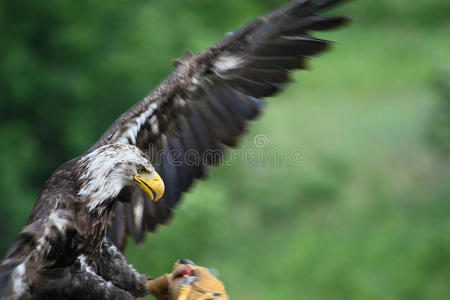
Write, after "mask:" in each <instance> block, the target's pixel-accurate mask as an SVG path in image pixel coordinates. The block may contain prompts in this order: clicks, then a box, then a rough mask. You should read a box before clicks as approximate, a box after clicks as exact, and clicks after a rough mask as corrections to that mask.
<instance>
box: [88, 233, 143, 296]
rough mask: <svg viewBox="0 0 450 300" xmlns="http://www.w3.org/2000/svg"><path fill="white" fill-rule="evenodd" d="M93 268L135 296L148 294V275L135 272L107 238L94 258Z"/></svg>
mask: <svg viewBox="0 0 450 300" xmlns="http://www.w3.org/2000/svg"><path fill="white" fill-rule="evenodd" d="M95 269H96V272H97V274H98V275H99V276H101V277H103V278H104V279H105V280H107V281H110V282H111V283H112V284H113V285H115V286H116V287H119V288H121V289H123V290H125V291H127V292H129V293H130V294H132V295H133V296H135V297H143V296H145V295H147V294H148V290H147V287H146V283H147V280H148V277H147V276H145V275H142V274H140V273H139V272H137V271H136V270H135V269H134V268H133V267H132V266H131V265H130V264H129V263H128V262H127V261H126V259H125V257H124V256H123V254H122V253H121V252H120V251H119V249H118V248H117V247H116V246H115V245H114V244H113V243H112V242H111V241H110V240H109V239H108V238H105V240H104V241H103V244H102V247H101V249H100V255H99V256H98V257H97V258H96V260H95Z"/></svg>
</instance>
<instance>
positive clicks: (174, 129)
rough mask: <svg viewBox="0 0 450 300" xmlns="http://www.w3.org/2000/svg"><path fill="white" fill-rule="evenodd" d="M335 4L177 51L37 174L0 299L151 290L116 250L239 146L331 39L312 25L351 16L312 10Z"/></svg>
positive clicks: (156, 221) (157, 221) (285, 13)
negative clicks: (71, 152)
mask: <svg viewBox="0 0 450 300" xmlns="http://www.w3.org/2000/svg"><path fill="white" fill-rule="evenodd" d="M339 2H340V1H339V0H296V1H292V2H291V3H289V4H287V5H286V6H284V7H281V8H280V9H278V10H276V11H274V12H272V13H269V14H267V15H265V16H263V17H259V18H257V19H255V20H254V21H252V22H250V23H249V24H247V25H245V26H243V27H242V28H240V29H238V30H236V31H235V32H233V33H230V34H227V35H226V36H225V37H224V38H223V39H222V40H221V41H219V42H218V43H216V44H215V45H213V46H211V47H210V48H208V49H206V50H204V51H202V52H200V53H198V54H189V55H187V56H186V57H185V58H183V59H181V60H177V61H175V70H174V72H173V73H172V74H171V75H169V76H168V77H167V78H166V79H165V80H163V81H162V82H161V84H160V85H159V86H158V87H156V88H155V89H154V90H153V91H152V92H150V93H149V94H148V95H147V96H145V97H144V98H143V99H142V100H141V101H139V102H138V103H136V104H135V105H134V106H133V107H131V108H130V109H129V110H128V111H126V112H125V113H123V114H122V115H121V116H120V117H119V118H118V119H117V120H116V121H115V122H114V123H113V124H112V125H111V127H110V128H109V129H108V130H107V131H106V132H105V133H104V134H103V135H102V136H101V137H100V139H99V140H98V141H97V142H96V143H95V144H94V145H93V146H92V147H90V148H89V149H88V151H87V152H86V153H84V154H83V155H81V156H79V157H77V158H74V159H72V160H70V161H68V162H67V163H65V164H63V165H61V166H60V167H59V168H58V169H57V170H56V171H55V172H54V174H53V175H52V176H51V177H50V178H49V179H48V181H47V182H46V183H45V184H44V186H43V188H42V191H41V193H40V194H39V196H38V199H37V201H36V204H35V206H34V208H33V210H32V213H31V216H30V218H29V220H28V224H27V225H26V227H25V228H24V229H23V230H22V232H21V233H20V234H19V235H18V237H17V239H16V240H15V242H14V244H13V245H12V247H11V248H10V250H9V251H8V253H7V255H6V257H5V258H4V259H3V260H2V261H1V263H0V298H1V299H28V298H33V299H78V298H80V297H82V298H83V299H111V298H113V299H121V298H134V297H139V296H144V295H146V294H147V292H148V291H147V290H146V287H145V283H146V280H147V277H146V276H144V275H141V274H139V273H138V272H136V271H135V270H134V269H133V267H132V266H130V265H129V264H128V263H127V262H126V260H125V258H124V256H123V255H122V250H123V248H124V245H125V240H126V238H127V236H130V237H131V238H132V239H133V240H134V241H135V242H137V243H140V242H142V241H143V240H144V236H145V233H146V232H147V231H150V232H153V231H154V230H155V229H156V228H157V227H158V225H161V224H165V223H166V222H167V220H168V219H169V217H170V215H171V212H172V210H173V208H174V207H175V206H176V205H177V203H178V202H179V200H180V199H181V196H182V195H183V193H184V192H186V191H187V190H188V189H189V188H190V187H191V186H192V184H193V183H194V180H195V179H201V178H202V177H204V175H205V173H206V172H207V170H208V168H209V167H210V166H212V165H215V164H217V163H218V162H219V161H220V159H221V158H222V156H223V153H224V148H225V146H230V147H232V146H235V145H236V142H237V139H238V137H239V136H240V135H241V134H242V133H243V132H244V130H245V129H246V126H247V123H248V121H250V120H252V119H254V118H255V117H256V116H257V115H258V114H259V113H260V111H261V108H262V106H263V100H262V99H263V98H265V97H270V96H272V95H274V94H275V93H276V92H277V91H279V90H280V89H282V88H283V86H284V85H285V84H286V83H288V82H289V81H290V78H289V74H290V72H291V71H292V70H295V69H305V68H306V62H307V60H308V59H310V58H311V57H313V56H315V55H317V54H319V53H321V52H323V51H324V50H326V49H327V48H328V47H329V45H330V43H331V42H329V41H326V40H322V39H318V38H315V37H314V36H312V33H311V32H312V31H322V30H328V29H333V28H337V27H339V26H341V25H343V24H345V23H346V22H347V21H348V18H347V17H344V16H321V15H319V14H318V12H319V11H321V10H322V9H325V8H327V7H330V6H332V5H334V4H337V3H339ZM144 152H145V153H144ZM158 174H160V175H158ZM164 186H165V187H166V188H164ZM159 199H160V200H159ZM150 200H154V201H150ZM158 200H159V201H158ZM80 295H82V296H80Z"/></svg>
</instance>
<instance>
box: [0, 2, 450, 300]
mask: <svg viewBox="0 0 450 300" xmlns="http://www.w3.org/2000/svg"><path fill="white" fill-rule="evenodd" d="M285 2H287V1H281V0H270V1H261V0H246V1H243V0H227V1H219V0H215V1H213V0H171V1H159V0H153V1H144V0H136V1H132V2H131V1H127V2H125V1H99V0H95V1H76V2H75V1H71V2H69V1H1V2H0V32H1V34H0V57H1V64H0V137H1V139H0V166H1V173H0V190H1V199H0V254H3V253H5V251H6V250H7V248H8V246H9V244H10V243H11V240H12V239H13V237H14V235H15V234H17V232H19V231H20V229H21V228H22V227H23V225H24V224H25V223H26V220H27V217H28V215H29V212H30V210H31V207H32V205H33V203H34V199H35V198H36V196H37V193H38V192H39V189H40V187H41V186H42V184H43V183H44V181H45V180H46V178H48V177H49V176H50V175H51V172H52V171H53V170H54V169H55V168H56V167H57V166H58V165H59V164H61V163H62V162H64V161H65V160H68V159H70V158H72V157H74V156H77V155H79V154H80V153H82V152H84V151H85V150H86V149H87V148H88V147H89V146H90V145H91V144H92V143H93V142H94V141H95V140H96V139H97V138H98V137H99V136H100V135H101V134H102V133H103V131H104V130H105V129H106V128H107V127H108V126H109V125H110V124H111V123H112V121H113V120H114V119H115V118H116V117H117V116H119V115H120V114H121V113H122V112H123V111H125V110H126V109H127V108H128V107H130V106H131V105H132V104H134V103H135V102H136V101H137V100H138V99H140V98H141V97H142V96H143V95H144V94H146V93H147V92H148V91H149V90H150V89H151V88H152V87H154V86H155V85H156V84H157V83H158V82H159V81H160V80H161V79H162V78H163V77H164V76H165V75H167V74H168V73H169V72H171V70H172V69H173V68H172V67H171V60H172V59H173V58H176V57H180V56H182V55H183V52H184V50H185V49H187V48H190V49H191V50H193V51H199V50H201V49H203V48H205V47H207V46H209V45H210V44H212V43H213V42H215V41H217V40H218V39H220V38H221V37H222V35H223V33H225V32H228V31H232V30H233V29H234V28H236V27H238V26H240V25H241V24H242V23H244V22H247V21H249V20H251V19H252V18H253V17H255V16H256V15H261V14H263V13H265V12H267V11H269V10H271V9H274V8H275V7H277V6H279V5H281V4H283V3H285ZM334 12H336V13H344V14H347V15H352V16H355V21H354V22H353V24H352V26H351V27H348V28H346V29H343V30H340V31H336V32H332V33H326V34H322V35H321V36H323V37H325V38H330V39H332V40H335V41H337V42H338V44H337V46H336V47H335V49H333V51H331V52H330V53H328V54H326V55H324V56H323V57H320V58H317V59H315V60H314V61H313V62H312V64H311V65H312V68H311V69H312V71H309V72H297V73H295V75H294V78H295V80H296V83H295V84H293V85H291V86H290V87H289V88H287V90H286V91H285V92H284V93H282V95H280V96H278V97H276V98H274V99H273V100H272V99H270V100H268V102H269V105H267V109H266V112H265V114H264V115H263V116H262V117H261V118H260V119H259V120H258V121H257V122H255V124H253V125H252V126H251V127H252V128H251V129H252V130H251V131H250V132H249V134H247V135H246V137H245V138H244V139H243V143H242V144H243V145H244V146H245V147H246V149H255V145H254V143H253V139H254V137H255V136H256V135H257V134H265V135H266V136H267V139H268V145H266V147H265V148H264V151H271V150H276V151H278V150H280V149H281V150H282V151H285V153H293V152H295V151H301V153H302V156H301V158H302V160H301V165H300V166H298V165H293V164H287V165H277V164H276V163H268V164H256V165H251V166H248V165H244V164H243V162H242V161H239V160H238V161H237V162H236V163H234V164H233V165H231V166H223V167H221V168H216V169H214V170H212V172H211V176H210V178H209V179H208V180H207V181H206V182H204V183H203V182H201V183H199V184H197V185H196V187H195V189H194V190H193V191H192V192H191V193H190V194H189V195H188V196H187V197H185V199H184V201H183V203H182V205H180V207H179V209H178V210H177V211H176V213H175V217H174V218H173V220H172V222H171V224H170V226H167V227H163V228H161V229H160V230H159V232H158V234H156V235H152V236H149V238H148V239H147V241H146V243H145V244H144V245H143V246H142V247H136V246H133V245H132V242H131V241H130V243H129V245H128V249H127V253H126V254H127V257H128V259H129V260H130V262H132V263H133V264H134V265H135V266H136V267H137V269H138V270H140V271H141V272H145V273H147V274H149V275H151V276H157V275H160V274H161V273H163V272H167V271H168V270H170V267H171V264H172V263H173V262H174V261H175V260H176V259H178V258H180V257H188V258H191V259H193V260H194V261H197V262H198V263H200V264H202V265H207V266H211V267H215V268H217V269H218V270H219V271H220V273H221V276H220V278H221V279H222V280H223V281H224V282H225V284H226V285H227V287H228V290H229V293H230V294H231V295H232V298H233V299H283V298H286V299H375V298H377V299H379V298H382V299H444V298H446V297H448V294H449V293H450V287H449V285H448V281H449V278H450V263H449V262H450V218H449V217H450V203H449V200H450V199H449V198H450V185H449V182H450V174H449V173H450V164H449V156H448V145H449V136H450V135H449V131H450V129H449V127H448V126H449V125H448V124H449V122H450V121H449V120H450V111H449V108H448V103H450V102H449V101H450V93H449V88H448V82H449V80H450V79H449V78H450V77H448V70H449V69H450V65H449V61H450V39H449V38H448V37H449V36H450V2H449V1H447V0H431V1H426V2H424V1H422V2H414V1H407V0H398V1H388V0H380V1H352V2H349V3H348V4H345V5H343V6H342V7H338V8H336V9H334ZM442 70H443V71H442ZM445 74H447V75H445ZM438 77H439V78H440V79H439V80H436V78H438ZM436 82H439V83H438V84H437V83H436ZM430 141H431V142H430ZM442 150H444V151H442Z"/></svg>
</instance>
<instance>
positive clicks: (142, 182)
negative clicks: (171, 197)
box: [134, 172, 164, 202]
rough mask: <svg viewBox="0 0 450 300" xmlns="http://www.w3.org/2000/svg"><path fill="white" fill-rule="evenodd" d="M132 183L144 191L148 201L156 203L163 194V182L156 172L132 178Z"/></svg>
mask: <svg viewBox="0 0 450 300" xmlns="http://www.w3.org/2000/svg"><path fill="white" fill-rule="evenodd" d="M134 181H136V182H137V184H138V185H139V187H140V188H141V189H143V190H144V192H145V193H146V194H147V196H148V197H149V198H150V200H153V201H155V202H157V201H158V200H159V199H160V198H161V197H162V195H163V194H164V182H163V181H162V179H161V177H160V176H159V174H158V173H156V172H155V173H153V174H150V173H144V174H141V175H139V176H134Z"/></svg>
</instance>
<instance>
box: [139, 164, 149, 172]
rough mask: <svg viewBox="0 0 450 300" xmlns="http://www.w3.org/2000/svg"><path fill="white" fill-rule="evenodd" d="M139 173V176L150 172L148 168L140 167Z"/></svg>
mask: <svg viewBox="0 0 450 300" xmlns="http://www.w3.org/2000/svg"><path fill="white" fill-rule="evenodd" d="M137 172H138V174H144V173H146V172H148V170H147V168H146V167H144V166H142V165H140V166H138V167H137Z"/></svg>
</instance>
